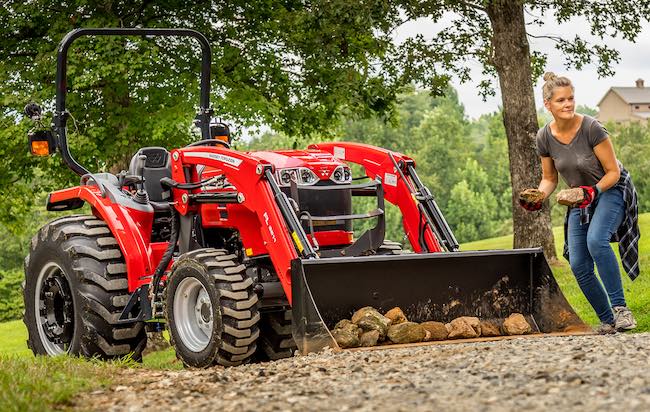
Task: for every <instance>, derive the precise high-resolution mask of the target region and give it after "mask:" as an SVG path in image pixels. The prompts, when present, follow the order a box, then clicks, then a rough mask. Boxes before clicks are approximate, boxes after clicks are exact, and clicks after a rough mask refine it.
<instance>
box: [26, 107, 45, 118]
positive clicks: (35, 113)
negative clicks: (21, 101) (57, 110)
mask: <svg viewBox="0 0 650 412" xmlns="http://www.w3.org/2000/svg"><path fill="white" fill-rule="evenodd" d="M42 114H43V109H41V106H39V105H38V104H37V103H28V104H27V105H26V106H25V116H27V117H29V118H30V119H32V120H33V121H35V122H37V121H39V120H41V117H42Z"/></svg>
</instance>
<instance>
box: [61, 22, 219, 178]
mask: <svg viewBox="0 0 650 412" xmlns="http://www.w3.org/2000/svg"><path fill="white" fill-rule="evenodd" d="M81 36H180V37H194V38H195V39H197V40H198V41H199V43H200V44H201V54H202V59H201V96H200V106H199V112H198V113H197V115H196V118H195V124H196V125H197V126H198V127H199V128H200V129H201V138H202V139H209V138H210V119H211V118H212V114H213V113H214V111H213V109H212V108H210V68H211V64H212V49H211V48H210V44H209V43H208V39H207V38H206V37H205V36H204V35H203V34H202V33H200V32H198V31H196V30H191V29H145V28H142V29H141V28H101V29H100V28H88V29H76V30H73V31H71V32H69V33H68V34H67V35H66V36H65V37H64V38H63V40H61V43H59V48H58V55H57V61H56V111H55V112H54V118H53V121H52V123H53V128H54V131H55V132H56V134H57V137H58V141H57V146H58V148H59V150H61V157H62V158H63V161H64V162H65V163H66V164H67V165H68V167H69V168H70V169H72V170H73V171H74V172H75V173H77V174H78V175H80V176H83V175H85V174H87V173H89V171H88V170H87V169H86V168H84V167H83V166H81V165H80V164H79V163H78V162H77V161H76V160H75V159H74V157H72V154H71V153H70V148H69V147H68V141H67V127H66V124H67V121H68V117H69V116H70V113H69V112H68V111H66V108H65V100H66V95H67V71H68V61H67V59H68V49H69V48H70V45H72V43H73V42H74V41H75V40H76V39H77V38H79V37H81Z"/></svg>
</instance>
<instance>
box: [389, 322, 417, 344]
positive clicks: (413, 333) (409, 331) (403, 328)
mask: <svg viewBox="0 0 650 412" xmlns="http://www.w3.org/2000/svg"><path fill="white" fill-rule="evenodd" d="M425 336H426V331H425V329H424V327H423V326H422V325H420V324H418V323H415V322H403V323H398V324H397V325H393V326H391V327H390V328H388V339H390V341H391V342H393V343H415V342H422V341H423V340H424V337H425Z"/></svg>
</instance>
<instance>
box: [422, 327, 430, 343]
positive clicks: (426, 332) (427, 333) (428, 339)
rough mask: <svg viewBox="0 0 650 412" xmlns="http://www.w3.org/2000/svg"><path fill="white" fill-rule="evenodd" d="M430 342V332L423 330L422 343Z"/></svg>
mask: <svg viewBox="0 0 650 412" xmlns="http://www.w3.org/2000/svg"><path fill="white" fill-rule="evenodd" d="M423 327H424V326H423ZM430 340H431V332H430V331H428V330H427V329H426V328H424V339H422V341H423V342H429V341H430Z"/></svg>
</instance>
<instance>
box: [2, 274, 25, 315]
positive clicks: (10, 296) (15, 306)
mask: <svg viewBox="0 0 650 412" xmlns="http://www.w3.org/2000/svg"><path fill="white" fill-rule="evenodd" d="M23 278H24V276H23V271H22V270H20V269H14V270H0V322H6V321H9V320H15V319H20V318H21V317H22V316H23V308H24V306H23V293H22V288H21V283H22V282H23Z"/></svg>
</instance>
